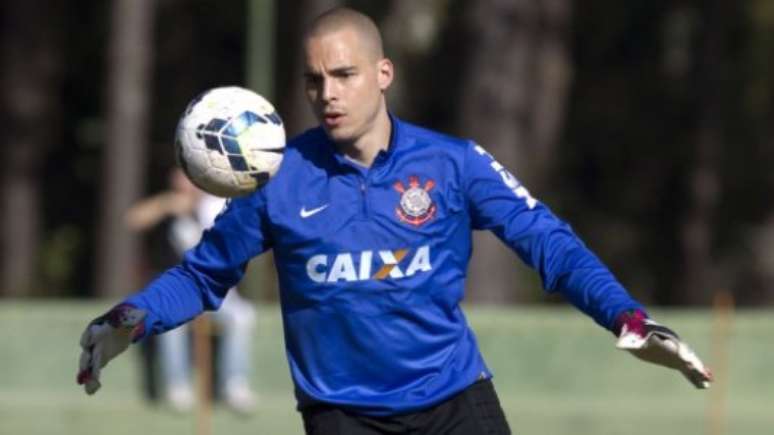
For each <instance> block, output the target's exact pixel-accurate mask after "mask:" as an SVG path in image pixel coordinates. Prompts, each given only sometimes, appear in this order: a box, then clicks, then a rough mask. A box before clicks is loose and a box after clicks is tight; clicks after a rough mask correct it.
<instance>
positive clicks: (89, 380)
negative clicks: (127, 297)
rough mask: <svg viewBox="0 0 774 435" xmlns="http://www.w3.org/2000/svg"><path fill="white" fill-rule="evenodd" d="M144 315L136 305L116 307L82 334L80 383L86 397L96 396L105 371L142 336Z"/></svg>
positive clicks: (91, 324)
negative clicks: (101, 375)
mask: <svg viewBox="0 0 774 435" xmlns="http://www.w3.org/2000/svg"><path fill="white" fill-rule="evenodd" d="M145 314H146V313H145V311H144V310H141V309H139V308H137V307H135V306H133V305H129V304H121V305H117V306H115V307H113V309H111V310H110V311H108V312H107V313H105V314H104V315H102V316H99V317H97V318H96V319H94V320H92V321H91V323H89V325H88V326H87V327H86V330H85V331H83V334H82V335H81V348H82V349H83V351H82V352H81V357H80V361H79V364H78V377H77V381H78V385H83V388H84V390H85V391H86V393H87V394H94V393H95V392H97V390H99V388H100V387H101V386H102V384H100V382H99V375H100V371H101V370H102V368H103V367H105V366H106V365H107V363H108V362H110V360H112V359H113V358H115V357H116V356H117V355H118V354H120V353H121V352H123V351H125V350H126V348H127V347H129V344H130V343H131V342H132V341H134V340H135V339H136V338H138V337H140V336H142V334H143V332H144V329H145V323H144V320H145Z"/></svg>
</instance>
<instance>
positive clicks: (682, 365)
mask: <svg viewBox="0 0 774 435" xmlns="http://www.w3.org/2000/svg"><path fill="white" fill-rule="evenodd" d="M616 330H617V331H619V333H618V342H617V343H616V347H618V348H619V349H624V350H628V351H629V352H631V353H632V354H633V355H634V356H636V357H637V358H640V359H642V360H644V361H647V362H650V363H653V364H658V365H662V366H665V367H669V368H672V369H675V370H679V371H680V372H681V373H682V374H683V375H684V376H685V377H686V378H688V380H689V381H690V382H691V383H692V384H693V385H694V386H695V387H696V388H709V386H710V382H712V372H710V370H709V369H707V368H706V367H704V364H703V363H702V362H701V360H700V359H699V357H698V356H696V354H695V353H694V352H693V350H691V348H690V347H688V345H687V344H685V343H683V341H682V340H680V337H679V336H678V335H677V334H676V333H675V332H674V331H672V330H671V329H669V328H667V327H665V326H663V325H660V324H658V323H656V322H655V321H653V320H651V319H649V318H647V316H646V315H645V313H643V312H642V311H640V310H633V311H627V312H625V313H623V314H621V316H620V317H619V318H618V320H617V321H616Z"/></svg>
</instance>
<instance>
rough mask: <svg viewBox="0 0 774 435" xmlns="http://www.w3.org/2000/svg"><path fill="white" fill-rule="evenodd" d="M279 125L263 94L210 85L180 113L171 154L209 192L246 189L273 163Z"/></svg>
mask: <svg viewBox="0 0 774 435" xmlns="http://www.w3.org/2000/svg"><path fill="white" fill-rule="evenodd" d="M284 150H285V129H284V128H283V125H282V119H281V118H280V116H279V115H278V114H277V111H276V110H275V109H274V107H273V106H272V105H271V103H269V102H268V101H267V100H266V99H265V98H263V97H262V96H260V95H258V94H256V93H255V92H253V91H250V90H248V89H244V88H240V87H236V86H229V87H220V88H214V89H210V90H208V91H206V92H203V93H202V94H200V95H199V96H197V97H196V98H194V99H193V100H192V101H191V102H190V103H189V104H188V107H186V109H185V112H183V115H182V116H181V117H180V121H179V123H178V125H177V131H176V134H175V155H176V156H177V161H178V164H179V165H180V167H181V168H182V169H183V171H184V172H185V173H186V175H187V176H188V178H190V179H191V181H192V182H193V183H194V184H195V185H196V186H198V187H199V188H200V189H202V190H205V191H207V192H209V193H211V194H213V195H217V196H222V197H235V196H241V195H246V194H248V193H250V192H253V191H254V190H256V189H258V188H259V187H261V186H263V185H264V184H266V182H267V181H269V178H271V177H272V176H273V175H274V174H275V173H276V172H277V169H279V166H280V162H282V152H283V151H284Z"/></svg>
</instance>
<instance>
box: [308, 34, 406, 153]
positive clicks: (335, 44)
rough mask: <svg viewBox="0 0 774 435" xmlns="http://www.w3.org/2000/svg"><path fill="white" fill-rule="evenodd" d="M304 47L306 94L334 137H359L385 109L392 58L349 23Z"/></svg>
mask: <svg viewBox="0 0 774 435" xmlns="http://www.w3.org/2000/svg"><path fill="white" fill-rule="evenodd" d="M305 51H306V70H305V72H304V75H305V77H306V97H307V99H308V100H309V103H310V105H311V106H312V111H313V112H314V114H315V116H316V117H317V120H318V121H319V122H320V124H321V125H322V126H323V128H324V129H325V131H326V133H327V134H328V137H330V138H331V140H333V141H334V142H338V143H353V142H355V141H357V140H358V139H359V138H360V137H362V136H363V135H365V134H366V133H368V132H369V131H370V129H371V128H372V126H373V124H374V121H375V119H376V117H377V115H378V114H379V111H380V110H382V107H383V101H384V100H383V94H382V92H383V91H384V90H385V89H386V88H387V86H389V84H390V81H391V80H392V64H390V62H389V60H386V59H377V58H376V55H375V54H373V53H372V51H371V50H369V49H368V48H367V44H363V43H361V42H360V41H359V39H358V34H357V32H356V31H354V30H352V29H347V28H344V29H341V30H337V31H334V32H328V33H325V34H323V35H319V36H312V37H310V38H309V39H307V40H306V44H305Z"/></svg>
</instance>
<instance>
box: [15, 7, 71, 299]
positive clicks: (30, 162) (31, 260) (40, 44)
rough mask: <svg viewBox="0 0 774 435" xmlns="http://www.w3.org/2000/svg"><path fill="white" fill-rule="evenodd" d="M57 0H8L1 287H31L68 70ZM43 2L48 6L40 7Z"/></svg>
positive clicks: (18, 290)
mask: <svg viewBox="0 0 774 435" xmlns="http://www.w3.org/2000/svg"><path fill="white" fill-rule="evenodd" d="M58 7H59V6H58V2H51V1H48V2H45V5H43V6H42V5H41V4H40V3H32V2H8V3H5V4H4V5H3V15H2V17H3V20H2V22H3V26H2V65H3V68H2V73H0V74H2V84H3V92H2V95H3V97H2V98H3V111H2V113H3V114H2V115H0V116H2V117H3V118H4V119H3V122H2V125H3V128H4V129H5V140H4V141H3V142H4V143H3V145H2V151H3V152H2V162H3V163H2V182H1V184H0V185H2V191H0V201H2V205H0V210H2V211H3V218H2V230H1V231H2V236H0V242H1V243H2V248H1V251H0V258H1V259H2V260H1V261H0V295H6V296H25V295H29V294H31V293H32V291H33V289H34V286H35V284H36V279H37V277H38V275H37V274H36V273H35V271H36V269H37V265H38V262H39V258H38V256H39V255H38V254H39V246H40V241H41V235H40V232H41V205H40V198H41V192H40V183H39V180H40V179H41V177H43V176H44V174H41V173H40V171H41V169H42V165H43V161H44V158H45V151H46V148H47V146H48V144H49V143H51V141H53V140H54V137H55V132H56V130H58V129H59V126H58V125H57V122H58V116H57V114H58V113H59V109H60V107H59V100H58V97H57V95H58V92H59V89H58V86H59V84H60V82H61V75H62V57H61V52H62V47H61V41H62V39H61V37H62V35H61V33H62V23H61V21H59V18H60V17H61V14H60V13H59V11H58V10H57V8H58ZM41 8H43V9H45V10H46V11H47V12H46V13H40V10H41Z"/></svg>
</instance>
